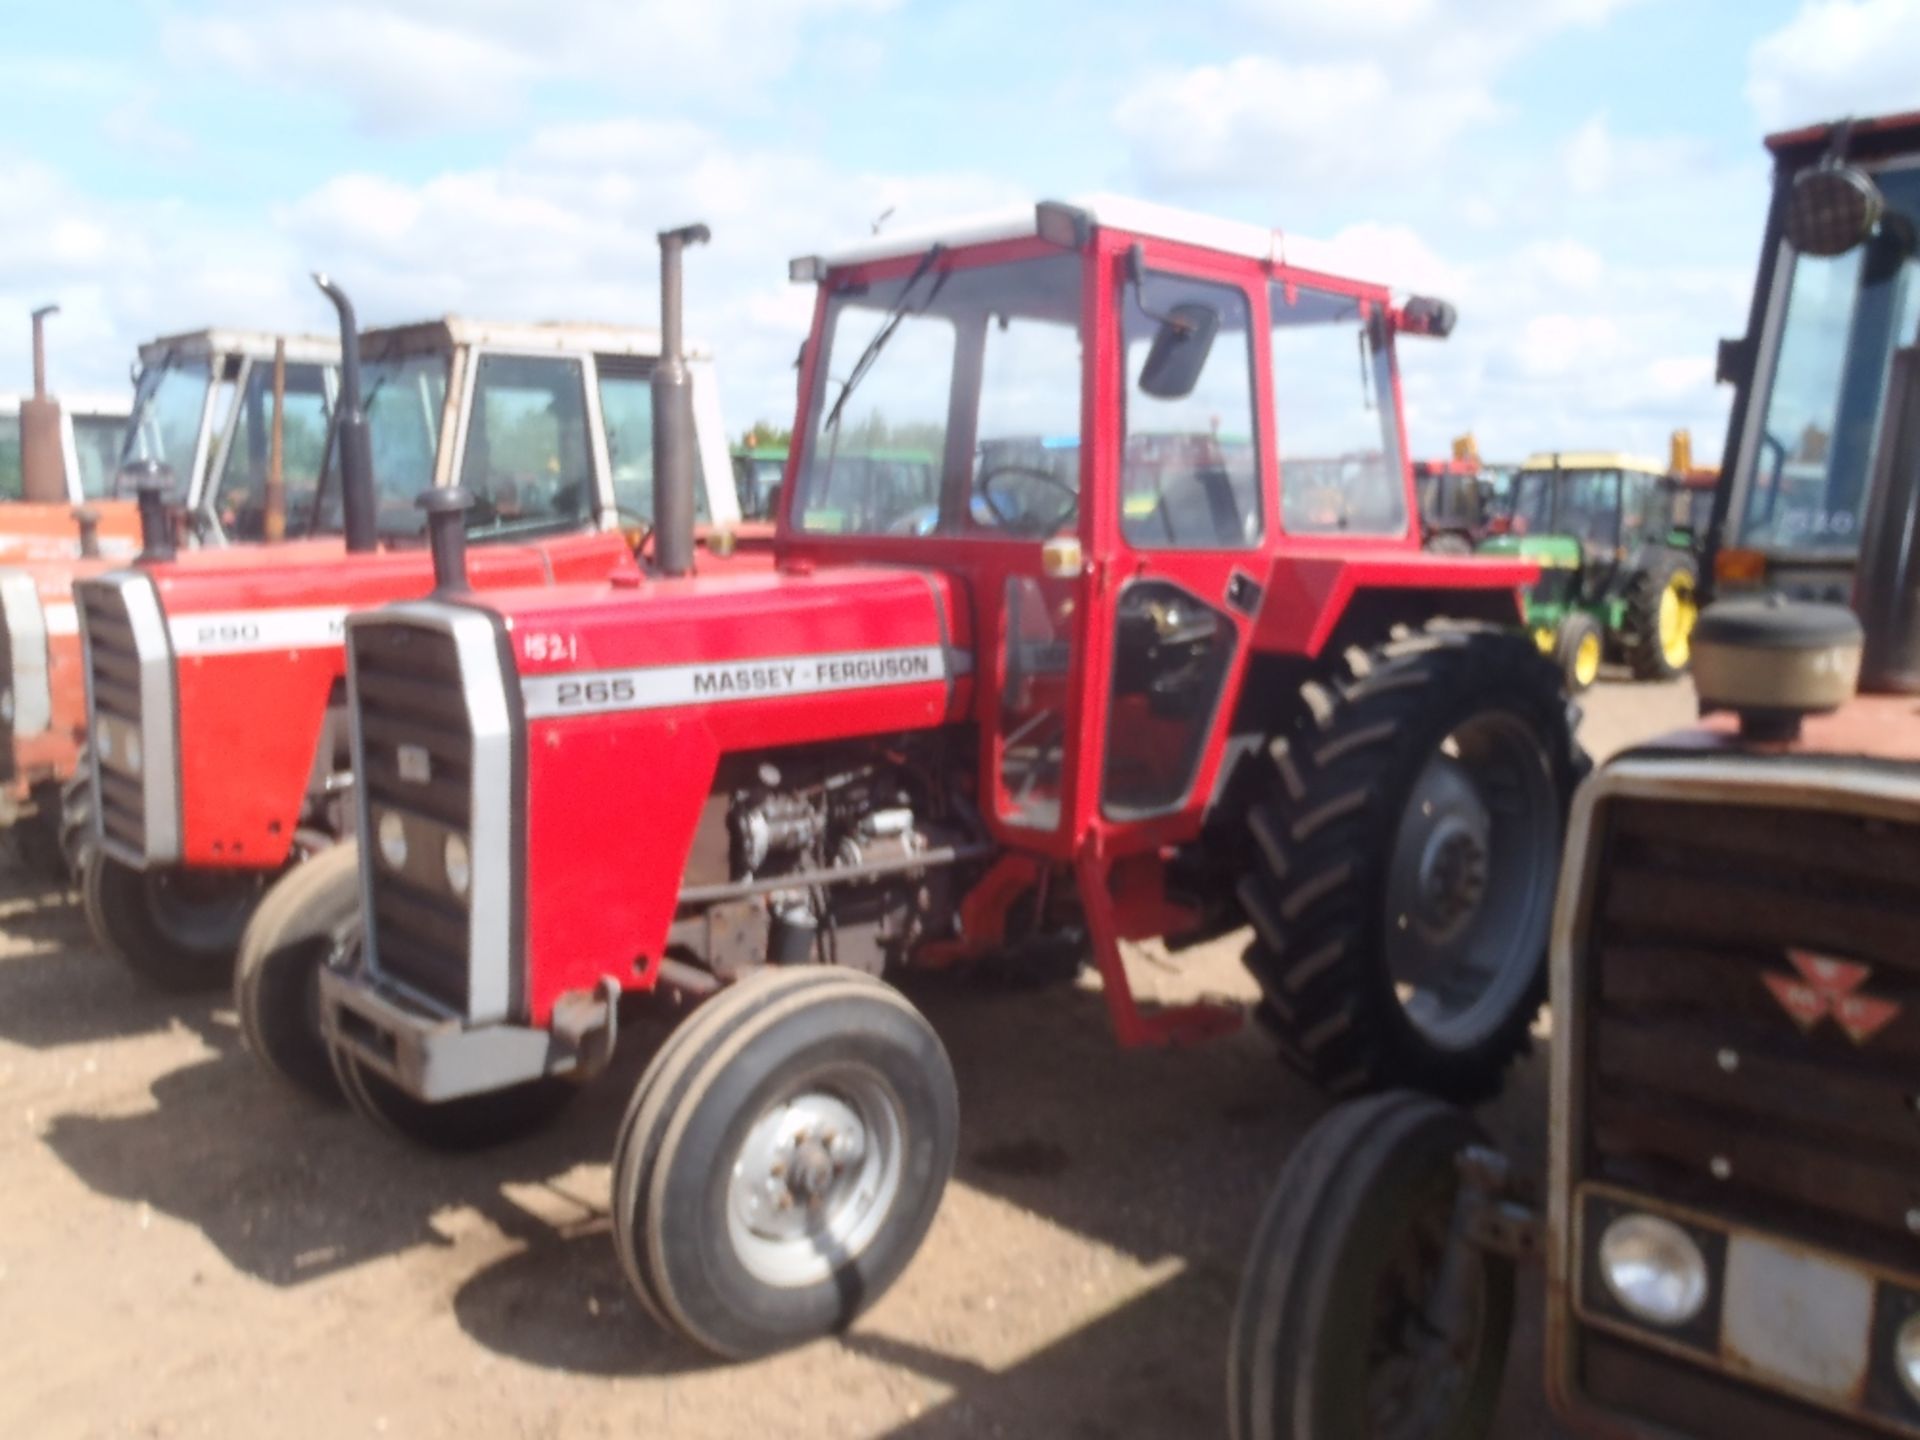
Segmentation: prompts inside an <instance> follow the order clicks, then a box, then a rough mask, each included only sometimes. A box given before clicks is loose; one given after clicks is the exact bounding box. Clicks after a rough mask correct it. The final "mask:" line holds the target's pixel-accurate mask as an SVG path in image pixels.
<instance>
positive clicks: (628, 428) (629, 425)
mask: <svg viewBox="0 0 1920 1440" xmlns="http://www.w3.org/2000/svg"><path fill="white" fill-rule="evenodd" d="M596 368H597V369H598V371H599V372H600V418H601V423H603V424H604V425H605V426H606V427H607V459H608V461H609V462H610V463H611V464H612V466H613V503H614V505H615V506H616V507H617V508H618V510H619V512H620V520H621V523H622V524H626V525H630V524H633V523H635V522H638V523H639V524H642V525H652V524H653V367H652V365H651V364H648V363H647V362H645V361H634V360H629V359H627V358H626V357H624V356H621V357H610V356H604V355H603V356H601V357H600V358H599V360H598V362H597V363H596ZM700 462H701V456H700V453H699V447H698V446H696V447H695V453H694V457H693V464H694V487H693V518H694V519H695V521H697V522H699V523H701V524H705V523H706V521H707V519H708V514H707V487H706V484H705V483H704V480H703V478H702V476H703V470H702V466H701V463H700Z"/></svg>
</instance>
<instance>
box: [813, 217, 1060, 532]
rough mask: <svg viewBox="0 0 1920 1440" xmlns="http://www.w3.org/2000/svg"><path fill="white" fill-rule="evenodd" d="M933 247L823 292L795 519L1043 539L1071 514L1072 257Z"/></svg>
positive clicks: (831, 528) (841, 527)
mask: <svg viewBox="0 0 1920 1440" xmlns="http://www.w3.org/2000/svg"><path fill="white" fill-rule="evenodd" d="M936 261H937V257H936V260H935V261H923V263H922V265H921V266H920V267H917V268H916V270H915V271H914V272H913V273H912V274H911V275H905V276H898V277H895V278H893V279H890V280H884V281H874V282H871V283H841V284H839V285H838V286H837V287H836V289H835V290H834V292H833V294H832V295H831V296H830V298H829V299H828V302H827V317H826V325H825V328H824V330H823V332H822V339H821V342H820V345H821V350H820V355H819V359H818V366H817V373H818V374H819V376H820V377H821V378H820V382H819V383H818V385H817V386H816V388H815V393H814V395H813V401H812V410H811V418H810V420H809V423H808V426H807V431H806V448H805V451H804V453H803V455H802V456H801V461H800V467H799V471H798V476H799V478H798V481H797V483H798V485H799V493H798V496H797V504H796V506H795V509H794V523H795V524H796V526H797V527H798V528H799V529H800V530H802V531H804V532H809V533H813V534H827V535H850V534H863V535H934V534H939V535H952V536H976V537H996V536H997V537H1000V538H1010V537H1021V538H1035V539H1037V538H1041V537H1044V536H1047V535H1051V534H1054V533H1055V532H1056V531H1059V530H1062V529H1069V528H1071V527H1072V526H1073V524H1074V522H1075V518H1076V516H1077V514H1078V510H1079V494H1080V388H1081V386H1080V378H1081V359H1080V279H1081V268H1080V257H1079V256H1078V255H1073V254H1064V255H1058V256H1048V257H1045V258H1043V259H1037V260H1022V261H1016V262H1012V263H1008V264H1000V265H986V266H979V267H974V268H970V269H956V270H943V269H940V268H939V266H938V264H937V263H936Z"/></svg>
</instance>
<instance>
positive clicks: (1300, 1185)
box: [1227, 1092, 1514, 1440]
mask: <svg viewBox="0 0 1920 1440" xmlns="http://www.w3.org/2000/svg"><path fill="white" fill-rule="evenodd" d="M1479 1138H1480V1137H1479V1135H1478V1133H1477V1132H1476V1130H1475V1129H1474V1126H1473V1123H1472V1122H1471V1121H1470V1120H1469V1119H1468V1118H1467V1117H1466V1115H1464V1114H1463V1113H1461V1112H1460V1111H1458V1110H1456V1109H1454V1108H1452V1107H1451V1106H1448V1105H1443V1104H1441V1103H1439V1102H1438V1101H1435V1100H1430V1099H1427V1098H1426V1097H1424V1096H1418V1095H1409V1094H1407V1093H1405V1092H1400V1093H1395V1094H1389V1095H1381V1096H1375V1097H1372V1098H1369V1099H1365V1100H1357V1101H1353V1102H1351V1103H1348V1104H1345V1105H1341V1106H1338V1107H1336V1108H1335V1109H1334V1110H1332V1111H1330V1112H1329V1113H1328V1114H1327V1115H1326V1116H1325V1117H1324V1118H1322V1119H1321V1121H1320V1122H1319V1123H1318V1124H1317V1125H1315V1126H1314V1128H1313V1129H1312V1130H1311V1131H1309V1132H1308V1133H1307V1137H1306V1139H1305V1140H1303V1141H1302V1142H1301V1143H1300V1146H1299V1147H1298V1148H1297V1149H1296V1150H1295V1151H1294V1153H1293V1156H1292V1158H1291V1159H1289V1160H1288V1162H1287V1166H1286V1168H1285V1169H1284V1170H1283V1171H1282V1172H1281V1174H1280V1179H1279V1182H1278V1184H1277V1185H1276V1186H1275V1188H1274V1192H1273V1198H1272V1199H1271V1200H1270V1201H1269V1202H1268V1204H1267V1209H1266V1213H1265V1214H1264V1215H1263V1216H1262V1217H1261V1220H1260V1225H1259V1229H1258V1230H1257V1231H1256V1232H1255V1234H1254V1239H1253V1248H1252V1251H1251V1253H1250V1254H1249V1255H1248V1257H1247V1264H1246V1268H1245V1270H1244V1271H1243V1272H1242V1273H1241V1278H1240V1299H1239V1303H1238V1305H1237V1306H1236V1307H1235V1310H1234V1316H1233V1331H1232V1336H1231V1339H1230V1341H1229V1344H1228V1351H1227V1411H1228V1424H1229V1430H1230V1433H1231V1434H1232V1436H1233V1440H1325V1437H1327V1436H1333V1435H1351V1436H1393V1437H1396V1440H1477V1437H1479V1436H1482V1435H1485V1434H1486V1433H1487V1432H1488V1430H1489V1429H1490V1428H1491V1425H1492V1421H1493V1411H1494V1407H1495V1405H1496V1404H1497V1402H1498V1400H1499V1396H1500V1381H1501V1373H1502V1371H1503V1370H1504V1369H1505V1367H1506V1356H1507V1344H1508V1341H1509V1339H1510V1337H1511V1333H1512V1328H1513V1281H1514V1276H1513V1265H1512V1262H1511V1261H1509V1260H1507V1259H1505V1258H1504V1257H1502V1256H1499V1255H1495V1254H1492V1253H1490V1252H1488V1251H1484V1250H1478V1249H1476V1250H1473V1251H1470V1252H1469V1253H1468V1254H1467V1255H1466V1256H1465V1257H1464V1258H1465V1260H1466V1262H1467V1263H1466V1266H1465V1268H1464V1273H1463V1274H1462V1276H1461V1293H1460V1294H1459V1296H1458V1297H1457V1299H1458V1302H1459V1308H1458V1310H1457V1311H1456V1312H1455V1313H1456V1314H1457V1315H1458V1316H1459V1317H1460V1323H1459V1329H1458V1342H1459V1343H1458V1344H1457V1346H1450V1345H1449V1344H1448V1343H1447V1342H1446V1340H1445V1339H1443V1338H1442V1337H1443V1336H1444V1335H1445V1329H1444V1327H1443V1326H1441V1325H1439V1324H1437V1323H1436V1321H1437V1320H1438V1319H1439V1318H1440V1312H1439V1309H1438V1307H1437V1305H1436V1301H1438V1300H1439V1299H1440V1297H1439V1294H1438V1291H1439V1288H1440V1287H1439V1283H1438V1282H1439V1278H1440V1270H1441V1263H1440V1262H1441V1257H1442V1255H1443V1254H1444V1252H1445V1249H1446V1245H1447V1240H1448V1229H1449V1226H1450V1224H1451V1222H1452V1218H1453V1207H1454V1197H1455V1195H1456V1193H1457V1192H1458V1189H1459V1174H1458V1171H1457V1168H1456V1159H1457V1157H1458V1156H1459V1154H1460V1152H1461V1151H1462V1150H1463V1149H1465V1148H1466V1147H1467V1146H1469V1145H1472V1144H1474V1143H1476V1142H1477V1141H1478V1140H1479Z"/></svg>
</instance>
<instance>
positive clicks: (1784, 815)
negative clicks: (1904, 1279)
mask: <svg viewBox="0 0 1920 1440" xmlns="http://www.w3.org/2000/svg"><path fill="white" fill-rule="evenodd" d="M1600 813H1602V814H1603V815H1604V816H1605V817H1606V826H1607V831H1606V834H1605V837H1604V848H1603V849H1602V850H1601V851H1600V853H1599V857H1598V860H1599V865H1598V875H1599V877H1600V879H1599V882H1598V889H1597V893H1596V895H1595V899H1594V907H1593V911H1592V927H1591V932H1590V939H1589V941H1588V944H1587V947H1586V949H1585V952H1584V953H1583V954H1581V955H1579V956H1577V957H1576V963H1577V964H1578V966H1579V976H1580V979H1579V984H1580V986H1581V988H1580V989H1579V990H1578V991H1577V992H1576V993H1577V994H1578V996H1579V998H1580V1002H1581V1013H1582V1016H1583V1020H1582V1024H1583V1026H1584V1029H1583V1035H1584V1038H1585V1040H1586V1046H1585V1064H1584V1070H1583V1075H1582V1084H1583V1087H1584V1090H1585V1103H1586V1113H1587V1119H1588V1124H1587V1125H1586V1127H1585V1136H1584V1142H1583V1143H1584V1154H1580V1153H1579V1152H1576V1155H1577V1162H1576V1163H1577V1166H1578V1168H1579V1169H1580V1170H1581V1171H1582V1172H1583V1173H1584V1175H1585V1177H1586V1178H1589V1179H1593V1180H1600V1181H1607V1182H1611V1183H1613V1184H1616V1185H1620V1186H1623V1187H1626V1188H1629V1189H1632V1190H1635V1191H1638V1192H1640V1193H1643V1194H1647V1195H1650V1196H1658V1197H1662V1198H1665V1199H1668V1200H1671V1201H1673V1202H1676V1203H1679V1204H1684V1205H1691V1206H1694V1207H1696V1208H1698V1209H1700V1210H1702V1211H1705V1212H1708V1213H1712V1214H1715V1215H1719V1216H1724V1217H1726V1218H1727V1219H1728V1220H1729V1221H1732V1222H1735V1223H1739V1222H1744V1223H1746V1224H1748V1225H1750V1226H1753V1227H1755V1228H1758V1229H1762V1230H1766V1231H1770V1232H1774V1233H1783V1234H1786V1235H1790V1236H1792V1237H1794V1238H1795V1239H1798V1240H1801V1241H1804V1242H1807V1243H1812V1244H1819V1245H1824V1246H1828V1247H1831V1248H1832V1249H1834V1250H1837V1251H1840V1252H1842V1253H1848V1254H1853V1255H1856V1256H1859V1257H1860V1258H1862V1259H1864V1260H1869V1261H1875V1262H1878V1263H1881V1264H1886V1265H1889V1266H1896V1267H1898V1268H1900V1269H1902V1270H1908V1271H1910V1270H1912V1269H1914V1268H1915V1261H1916V1249H1915V1242H1914V1237H1913V1235H1912V1234H1911V1233H1910V1231H1909V1228H1908V1223H1907V1216H1908V1213H1909V1212H1910V1211H1913V1210H1915V1209H1916V1207H1920V1117H1916V1114H1915V1109H1916V1099H1915V1094H1914V1083H1913V1077H1914V1075H1915V1074H1916V1073H1920V945H1917V944H1916V939H1917V938H1920V825H1914V824H1907V823H1898V822H1894V821H1890V820H1884V819H1877V818H1870V817H1866V816H1860V815H1852V814H1844V813H1830V812H1826V813H1823V812H1819V811H1811V810H1805V809H1795V808H1790V807H1772V806H1766V805H1730V804H1726V803H1720V802H1708V801H1706V800H1697V801H1686V800H1657V801H1656V800H1651V799H1644V798H1627V797H1616V798H1615V799H1613V800H1611V801H1609V802H1607V804H1606V805H1605V806H1604V807H1603V809H1602V811H1601V812H1600ZM1834 961H1838V962H1841V964H1840V966H1839V967H1838V968H1836V967H1835V966H1834V965H1833V964H1832V963H1830V962H1834ZM1716 1172H1718V1173H1717V1174H1716Z"/></svg>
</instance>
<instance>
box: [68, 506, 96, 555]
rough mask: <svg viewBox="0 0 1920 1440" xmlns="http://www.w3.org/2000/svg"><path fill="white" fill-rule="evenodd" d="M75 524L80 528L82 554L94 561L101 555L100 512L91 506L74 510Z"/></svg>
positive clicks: (78, 507)
mask: <svg viewBox="0 0 1920 1440" xmlns="http://www.w3.org/2000/svg"><path fill="white" fill-rule="evenodd" d="M73 523H74V524H76V525H78V526H79V527H80V554H81V555H82V556H83V557H84V558H86V559H88V560H93V559H96V558H98V557H99V554H100V512H99V511H98V510H96V509H94V508H93V507H92V506H91V505H79V506H76V507H75V508H74V512H73Z"/></svg>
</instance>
